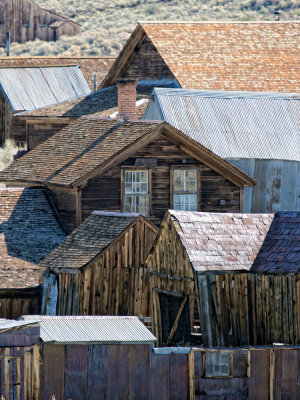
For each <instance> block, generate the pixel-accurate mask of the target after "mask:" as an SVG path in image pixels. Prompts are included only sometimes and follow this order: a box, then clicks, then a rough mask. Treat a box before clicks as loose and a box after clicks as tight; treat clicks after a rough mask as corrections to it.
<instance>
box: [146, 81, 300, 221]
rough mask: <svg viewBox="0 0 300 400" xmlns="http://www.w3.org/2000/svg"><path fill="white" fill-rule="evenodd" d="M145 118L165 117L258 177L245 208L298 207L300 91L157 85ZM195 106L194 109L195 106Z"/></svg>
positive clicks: (296, 208)
mask: <svg viewBox="0 0 300 400" xmlns="http://www.w3.org/2000/svg"><path fill="white" fill-rule="evenodd" d="M152 95H153V99H152V100H151V102H150V104H149V106H148V108H147V110H146V113H145V117H144V118H145V119H150V120H160V121H167V122H169V123H170V124H171V125H173V126H175V127H176V128H177V129H179V130H181V131H182V132H184V133H185V134H186V135H188V136H190V137H191V138H192V139H194V140H195V141H197V142H199V143H200V144H202V145H203V146H205V147H207V148H208V149H210V150H211V151H213V152H214V153H216V154H217V155H218V156H220V157H222V158H225V159H226V160H227V161H228V162H230V163H231V164H233V165H235V166H236V167H238V168H240V169H241V170H242V171H244V172H245V173H246V174H248V175H250V176H251V177H252V178H254V179H255V180H256V181H257V182H258V183H257V185H255V187H251V188H250V187H249V188H246V190H245V196H244V206H243V211H244V212H246V213H248V212H254V213H257V212H268V213H269V212H277V211H281V210H282V211H287V210H291V211H293V210H298V211H300V179H299V177H300V151H299V136H300V124H299V116H300V95H299V94H297V93H266V92H229V91H224V90H223V91H214V90H191V89H187V90H185V89H165V88H155V89H154V90H153V93H152ZM191 110H192V112H191Z"/></svg>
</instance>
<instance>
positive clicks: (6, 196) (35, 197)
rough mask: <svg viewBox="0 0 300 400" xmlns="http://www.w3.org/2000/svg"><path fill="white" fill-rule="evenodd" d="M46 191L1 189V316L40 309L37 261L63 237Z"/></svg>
mask: <svg viewBox="0 0 300 400" xmlns="http://www.w3.org/2000/svg"><path fill="white" fill-rule="evenodd" d="M49 195H50V194H49V193H48V192H47V190H46V189H42V188H25V189H22V188H1V189H0V297H1V307H0V316H1V317H5V318H17V317H19V316H20V315H21V314H22V313H24V312H26V313H32V312H34V313H36V312H37V311H39V310H40V300H41V299H40V297H41V290H40V275H41V269H40V266H39V263H40V261H41V260H42V259H43V258H44V257H46V256H47V255H48V254H49V253H50V252H51V251H52V250H53V249H54V248H55V247H56V246H57V245H58V244H59V243H60V242H61V241H62V240H63V239H64V238H65V237H66V233H65V230H64V228H63V226H62V224H61V222H60V220H59V219H58V214H57V211H56V210H55V209H54V206H53V204H52V202H51V198H50V197H49Z"/></svg>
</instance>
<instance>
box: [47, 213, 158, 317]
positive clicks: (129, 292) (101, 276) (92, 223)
mask: <svg viewBox="0 0 300 400" xmlns="http://www.w3.org/2000/svg"><path fill="white" fill-rule="evenodd" d="M157 231H158V229H157V228H156V226H155V225H153V224H152V223H151V222H150V221H148V220H147V219H146V218H144V217H143V216H141V215H138V214H129V213H108V212H101V211H94V212H93V213H92V215H90V216H89V217H88V218H87V219H86V220H85V221H84V222H83V223H82V224H81V225H80V226H79V227H78V228H77V229H76V230H75V231H74V232H72V233H71V234H70V235H69V236H67V238H66V239H65V240H64V241H63V242H62V243H61V244H60V245H59V246H58V247H56V248H55V249H54V250H53V251H52V252H51V253H50V254H49V255H48V256H47V257H46V258H45V259H44V260H42V261H41V266H42V267H44V268H45V267H46V268H47V270H46V271H45V272H44V276H45V278H44V296H43V305H42V313H44V314H50V315H51V314H52V315H137V316H140V315H143V316H147V315H148V311H149V305H148V303H149V285H148V276H147V271H146V270H145V269H144V268H143V264H144V262H145V259H146V257H147V255H148V253H149V251H150V249H151V247H152V244H153V241H154V238H155V236H156V234H157Z"/></svg>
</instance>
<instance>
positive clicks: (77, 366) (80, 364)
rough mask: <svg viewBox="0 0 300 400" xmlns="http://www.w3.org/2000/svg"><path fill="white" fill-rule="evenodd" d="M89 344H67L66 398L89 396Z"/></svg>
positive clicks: (74, 398) (80, 398) (73, 399)
mask: <svg viewBox="0 0 300 400" xmlns="http://www.w3.org/2000/svg"><path fill="white" fill-rule="evenodd" d="M87 372H88V346H84V345H67V346H66V353H65V393H64V398H66V399H72V400H82V399H85V398H87V397H86V396H87Z"/></svg>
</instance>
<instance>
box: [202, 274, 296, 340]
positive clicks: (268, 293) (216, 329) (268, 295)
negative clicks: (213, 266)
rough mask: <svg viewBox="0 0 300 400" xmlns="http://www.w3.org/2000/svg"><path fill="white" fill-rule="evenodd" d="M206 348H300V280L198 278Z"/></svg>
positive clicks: (240, 276)
mask: <svg viewBox="0 0 300 400" xmlns="http://www.w3.org/2000/svg"><path fill="white" fill-rule="evenodd" d="M197 277H198V291H199V300H200V302H199V303H200V324H201V332H202V334H203V345H204V346H208V347H211V346H220V347H227V346H243V345H265V344H272V343H289V344H294V345H298V344H300V276H299V275H298V276H297V275H295V274H276V275H275V274H263V273H249V272H247V273H246V272H232V273H205V274H198V276H197Z"/></svg>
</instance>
